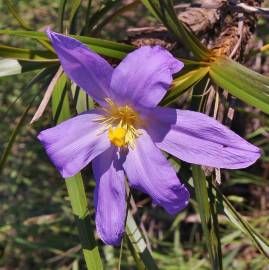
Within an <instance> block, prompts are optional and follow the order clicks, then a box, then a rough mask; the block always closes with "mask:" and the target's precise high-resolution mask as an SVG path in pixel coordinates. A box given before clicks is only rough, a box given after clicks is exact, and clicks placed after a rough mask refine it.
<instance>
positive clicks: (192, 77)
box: [161, 67, 209, 106]
mask: <svg viewBox="0 0 269 270" xmlns="http://www.w3.org/2000/svg"><path fill="white" fill-rule="evenodd" d="M208 71H209V68H208V67H198V68H195V69H192V70H187V71H184V70H183V72H182V73H180V75H179V76H178V77H177V78H176V79H175V80H174V81H173V84H172V86H171V88H170V89H169V91H168V93H167V94H166V96H165V97H164V98H163V100H162V102H161V105H163V106H167V105H169V104H170V103H171V102H173V101H175V100H176V99H177V98H178V97H179V96H180V95H181V94H182V93H183V92H184V91H186V90H188V89H189V88H191V87H192V86H194V85H195V84H197V83H198V82H199V81H200V80H201V79H203V78H204V77H205V76H206V75H207V74H208Z"/></svg>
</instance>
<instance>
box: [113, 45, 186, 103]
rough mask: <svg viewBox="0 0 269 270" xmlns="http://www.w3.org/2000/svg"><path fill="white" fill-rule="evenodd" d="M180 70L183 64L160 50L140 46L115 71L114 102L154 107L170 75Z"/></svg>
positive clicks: (165, 88) (156, 47)
mask: <svg viewBox="0 0 269 270" xmlns="http://www.w3.org/2000/svg"><path fill="white" fill-rule="evenodd" d="M182 68H183V63H182V62H180V61H178V60H177V59H176V58H174V57H173V56H172V55H171V54H170V53H169V52H168V51H167V50H165V49H163V48H162V47H159V46H155V47H150V46H143V47H141V48H139V49H137V50H135V51H134V52H132V53H130V54H128V56H127V57H126V58H125V59H124V60H123V61H122V62H121V63H120V64H119V65H118V66H117V67H116V68H115V70H114V72H113V75H112V80H111V91H112V92H114V96H115V98H117V100H118V102H121V103H126V102H127V103H132V104H133V105H135V104H139V105H143V106H145V107H152V106H156V105H157V104H158V103H159V101H160V100H161V99H162V98H163V96H164V95H165V93H166V91H167V90H168V88H169V86H170V84H171V83H172V80H173V78H172V74H174V73H176V72H179V71H180V70H181V69H182Z"/></svg>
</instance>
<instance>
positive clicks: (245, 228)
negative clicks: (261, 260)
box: [213, 186, 269, 259]
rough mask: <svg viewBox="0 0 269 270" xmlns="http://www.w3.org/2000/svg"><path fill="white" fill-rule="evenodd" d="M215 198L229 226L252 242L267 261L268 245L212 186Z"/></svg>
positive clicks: (268, 257) (268, 256)
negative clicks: (228, 221) (229, 223)
mask: <svg viewBox="0 0 269 270" xmlns="http://www.w3.org/2000/svg"><path fill="white" fill-rule="evenodd" d="M213 188H214V189H215V191H216V193H217V196H216V199H217V203H218V206H219V207H220V209H221V210H222V212H223V213H224V214H225V215H226V216H227V217H228V219H229V220H230V222H231V224H233V226H235V227H236V228H238V229H239V230H240V231H241V232H243V233H244V234H245V235H246V236H247V237H248V238H249V239H251V240H252V241H253V243H254V244H255V245H256V247H257V248H258V249H259V251H260V252H261V253H262V254H263V255H264V256H265V257H266V258H267V259H269V244H268V243H267V241H266V240H265V239H264V237H263V236H261V235H260V234H259V233H258V232H257V231H256V230H255V229H254V228H253V227H252V226H251V225H250V224H249V223H248V222H247V221H246V220H245V219H244V218H243V217H242V216H241V215H240V213H238V212H237V211H236V210H235V209H234V207H233V206H232V204H231V203H230V202H229V200H228V199H227V198H226V197H225V196H224V195H223V194H222V193H221V192H220V191H219V189H218V188H217V187H216V186H213Z"/></svg>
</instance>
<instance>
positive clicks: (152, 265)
mask: <svg viewBox="0 0 269 270" xmlns="http://www.w3.org/2000/svg"><path fill="white" fill-rule="evenodd" d="M126 234H127V236H128V238H129V240H130V242H131V245H132V246H133V248H134V250H135V251H136V253H137V254H138V255H139V257H140V259H141V260H142V261H143V263H144V265H145V266H146V269H150V270H158V269H159V268H158V266H157V264H156V262H155V261H154V260H153V258H152V256H151V254H150V252H149V250H148V249H147V245H146V242H145V240H144V238H143V236H142V234H141V232H140V230H139V228H138V227H137V225H136V223H135V220H134V218H133V216H132V214H131V212H130V211H128V213H127V220H126Z"/></svg>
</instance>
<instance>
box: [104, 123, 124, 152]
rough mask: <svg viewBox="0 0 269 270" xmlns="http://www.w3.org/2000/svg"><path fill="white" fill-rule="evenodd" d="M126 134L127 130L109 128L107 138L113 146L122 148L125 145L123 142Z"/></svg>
mask: <svg viewBox="0 0 269 270" xmlns="http://www.w3.org/2000/svg"><path fill="white" fill-rule="evenodd" d="M126 133H127V130H126V129H124V128H121V127H116V128H110V129H109V130H108V138H109V139H110V141H111V142H112V143H113V144H114V145H116V146H118V147H122V146H124V145H125V144H126V142H125V136H126Z"/></svg>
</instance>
